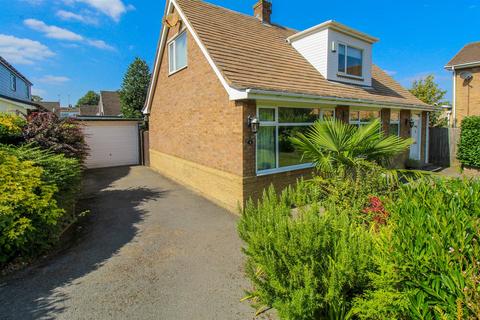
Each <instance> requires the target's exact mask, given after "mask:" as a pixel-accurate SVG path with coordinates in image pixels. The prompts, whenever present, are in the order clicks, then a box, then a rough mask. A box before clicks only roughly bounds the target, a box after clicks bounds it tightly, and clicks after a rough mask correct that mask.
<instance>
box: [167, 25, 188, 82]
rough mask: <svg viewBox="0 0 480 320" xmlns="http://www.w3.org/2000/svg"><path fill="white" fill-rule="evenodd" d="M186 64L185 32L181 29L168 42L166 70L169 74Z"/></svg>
mask: <svg viewBox="0 0 480 320" xmlns="http://www.w3.org/2000/svg"><path fill="white" fill-rule="evenodd" d="M186 66H187V32H186V31H183V32H182V33H180V34H179V35H178V36H176V37H175V38H174V39H173V40H172V41H171V42H170V43H169V44H168V70H169V72H170V74H172V73H175V72H177V71H180V70H181V69H183V68H185V67H186Z"/></svg>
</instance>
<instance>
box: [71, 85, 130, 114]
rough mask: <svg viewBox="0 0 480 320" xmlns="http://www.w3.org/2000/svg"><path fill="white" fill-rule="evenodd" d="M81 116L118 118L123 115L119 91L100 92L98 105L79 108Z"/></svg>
mask: <svg viewBox="0 0 480 320" xmlns="http://www.w3.org/2000/svg"><path fill="white" fill-rule="evenodd" d="M78 108H79V114H78V115H79V116H105V117H118V116H121V115H122V110H121V103H120V95H119V93H118V91H100V99H99V101H98V105H86V106H79V107H78Z"/></svg>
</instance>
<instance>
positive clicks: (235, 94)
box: [142, 0, 247, 114]
mask: <svg viewBox="0 0 480 320" xmlns="http://www.w3.org/2000/svg"><path fill="white" fill-rule="evenodd" d="M173 7H175V9H176V10H177V12H178V14H179V15H180V18H181V20H182V22H183V23H184V24H185V26H186V27H187V29H188V31H189V32H190V34H191V35H192V37H193V39H194V40H195V42H196V43H197V45H198V47H199V48H200V50H201V51H202V53H203V55H204V56H205V58H206V59H207V61H208V63H209V64H210V66H211V67H212V69H213V71H214V72H215V74H216V75H217V77H218V79H219V80H220V83H221V84H222V85H223V87H224V88H225V90H226V91H227V93H228V96H229V98H230V100H241V99H246V98H247V93H246V92H245V91H244V90H238V89H235V88H233V87H231V86H230V85H229V84H228V82H227V81H226V79H225V77H224V76H223V75H222V73H221V72H220V70H219V69H218V67H217V66H216V65H215V62H214V61H213V59H212V57H210V54H209V53H208V51H207V48H206V47H205V46H204V45H203V43H202V41H201V40H200V38H199V37H198V35H197V33H196V32H195V30H194V29H193V27H192V25H191V24H190V22H189V21H188V19H187V17H186V16H185V13H184V12H183V11H182V8H181V7H180V6H179V5H178V4H177V2H176V1H175V0H171V1H170V2H169V3H168V6H167V10H166V11H165V15H166V14H168V13H170V12H172V9H173ZM167 35H168V28H167V26H166V25H165V23H163V26H162V34H161V39H160V43H159V46H158V49H157V55H156V58H155V67H154V72H153V77H152V81H151V83H150V87H149V89H148V95H147V101H146V104H145V107H144V108H143V110H142V112H143V113H144V114H149V113H150V107H151V105H152V99H153V94H154V91H155V86H156V83H157V79H158V73H159V71H160V64H161V62H162V57H163V52H164V48H165V44H166V41H167Z"/></svg>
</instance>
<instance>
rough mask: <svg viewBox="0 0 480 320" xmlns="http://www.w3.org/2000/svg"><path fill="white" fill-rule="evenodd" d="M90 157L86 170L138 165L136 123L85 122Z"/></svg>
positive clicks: (86, 162)
mask: <svg viewBox="0 0 480 320" xmlns="http://www.w3.org/2000/svg"><path fill="white" fill-rule="evenodd" d="M84 124H85V126H84V132H85V139H86V141H87V144H88V147H89V148H90V155H89V156H88V157H87V160H86V161H85V164H86V166H87V168H105V167H116V166H126V165H136V164H139V141H138V140H139V136H138V123H137V122H133V121H85V122H84Z"/></svg>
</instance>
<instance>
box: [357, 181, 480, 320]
mask: <svg viewBox="0 0 480 320" xmlns="http://www.w3.org/2000/svg"><path fill="white" fill-rule="evenodd" d="M387 210H388V211H389V212H390V214H391V217H390V221H389V224H390V226H389V227H387V228H385V229H383V230H382V232H381V236H380V237H379V241H377V242H376V246H375V250H374V254H373V256H372V258H373V259H374V261H375V265H376V268H375V269H374V270H376V272H372V273H371V279H372V283H373V285H374V288H375V289H374V290H370V291H368V293H366V294H365V295H364V297H363V298H359V299H357V300H356V304H355V308H354V309H355V312H356V313H357V315H358V316H359V317H360V318H361V319H387V318H388V319H473V318H475V319H478V318H480V264H479V263H480V243H479V241H480V181H474V180H472V181H469V180H436V181H435V182H433V183H432V182H426V181H420V182H419V183H415V184H410V185H407V186H404V187H402V188H401V190H400V192H399V196H398V198H397V199H396V201H394V202H392V203H390V204H389V205H388V206H387Z"/></svg>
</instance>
